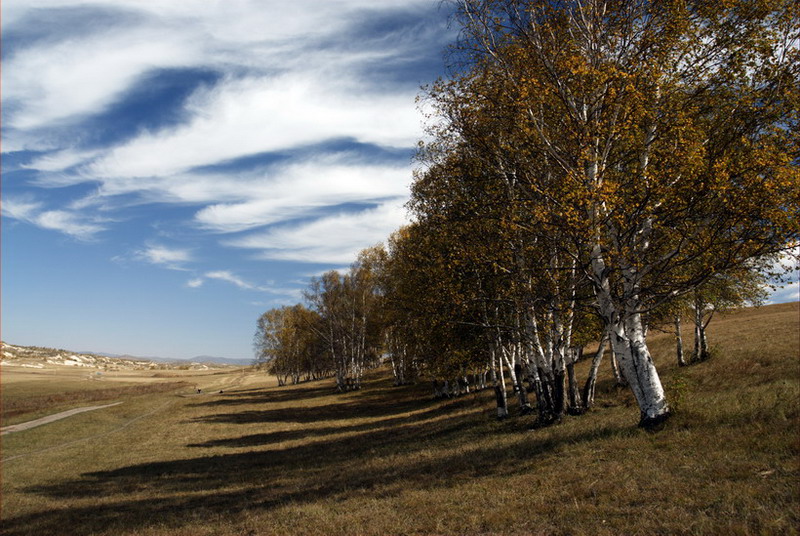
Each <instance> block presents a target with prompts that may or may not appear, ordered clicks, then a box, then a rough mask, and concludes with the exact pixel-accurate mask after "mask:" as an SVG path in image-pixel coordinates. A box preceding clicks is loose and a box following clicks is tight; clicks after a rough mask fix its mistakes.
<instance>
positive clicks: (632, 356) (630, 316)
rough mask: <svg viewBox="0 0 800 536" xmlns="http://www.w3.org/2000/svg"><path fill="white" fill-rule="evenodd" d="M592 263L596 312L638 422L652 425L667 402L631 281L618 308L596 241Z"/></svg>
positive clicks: (664, 416)
mask: <svg viewBox="0 0 800 536" xmlns="http://www.w3.org/2000/svg"><path fill="white" fill-rule="evenodd" d="M592 267H593V270H594V275H595V294H596V296H597V299H598V305H599V308H600V314H601V315H602V317H603V319H604V320H605V322H606V324H607V325H608V326H609V329H610V330H611V332H610V337H611V347H612V348H613V351H614V355H615V356H616V358H617V362H618V363H619V366H620V369H621V370H622V375H623V376H624V377H625V379H626V380H627V381H628V385H629V386H630V388H631V390H632V391H633V394H634V396H635V397H636V402H637V403H638V405H639V412H640V420H639V425H640V426H642V427H649V426H653V425H656V424H658V423H660V422H662V421H664V420H665V419H667V417H669V406H668V405H667V399H666V396H665V394H664V388H663V386H662V385H661V379H660V378H659V376H658V371H657V370H656V367H655V363H654V362H653V358H652V357H651V355H650V351H649V349H648V348H647V342H646V341H645V335H644V325H643V324H642V317H641V314H639V313H638V312H636V309H637V307H636V306H637V305H638V303H637V302H638V297H637V294H636V292H635V290H636V285H635V282H626V287H629V288H626V293H627V294H628V297H629V301H628V303H626V304H625V306H624V307H623V308H622V310H621V312H618V310H617V307H616V306H615V304H614V301H613V299H612V296H611V291H610V288H611V283H610V281H609V280H608V275H607V272H606V266H605V261H604V260H603V257H602V254H601V251H600V246H599V245H595V247H594V249H593V251H592ZM631 279H633V278H631ZM620 313H621V314H620Z"/></svg>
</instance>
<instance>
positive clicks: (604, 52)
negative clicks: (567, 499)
mask: <svg viewBox="0 0 800 536" xmlns="http://www.w3.org/2000/svg"><path fill="white" fill-rule="evenodd" d="M453 3H454V4H455V7H456V15H455V20H456V21H457V23H458V24H459V25H460V28H461V30H462V33H461V39H460V41H459V43H458V45H457V46H456V47H455V48H454V50H453V55H452V59H453V68H454V73H453V76H451V77H450V78H449V79H447V80H442V81H440V82H438V83H437V84H435V85H433V86H432V87H431V88H429V91H428V94H427V99H428V104H429V105H430V108H431V109H433V110H434V112H433V116H432V119H433V121H432V126H431V128H430V141H429V142H428V143H426V144H425V145H424V147H423V148H422V150H421V152H420V162H421V163H422V169H420V170H419V171H418V173H417V176H416V178H415V182H414V184H413V186H412V199H411V202H410V205H409V206H410V209H411V211H412V213H413V215H414V223H412V224H411V225H410V226H408V227H406V228H404V229H401V230H399V231H398V232H396V233H395V234H394V235H393V236H392V237H391V238H390V239H389V241H388V246H387V248H386V249H385V250H383V249H381V248H373V249H372V250H369V251H368V252H365V253H364V254H362V257H361V259H360V260H359V261H358V262H357V263H356V264H355V265H354V266H353V268H352V269H351V271H350V273H349V274H347V275H345V276H340V275H338V274H328V275H326V276H324V277H323V278H322V279H321V280H319V281H315V282H314V283H313V284H312V289H311V291H310V292H309V296H308V297H309V300H308V301H309V303H310V304H311V310H312V311H313V314H315V315H316V318H317V320H315V322H310V323H309V324H308V325H309V326H317V327H311V328H309V329H310V330H311V332H313V333H315V334H317V336H318V337H319V340H321V341H324V344H323V345H322V346H325V353H326V355H327V356H328V357H327V358H326V359H329V362H330V365H329V368H328V370H329V371H330V372H335V373H336V375H337V383H338V385H339V387H340V388H346V387H347V385H348V383H347V382H348V381H351V382H354V385H356V386H357V385H358V380H357V378H360V374H361V371H362V370H363V367H364V366H368V365H369V364H370V363H374V362H375V361H376V359H377V357H378V356H379V355H380V354H381V353H382V352H386V353H387V354H388V356H389V358H390V359H391V361H392V365H393V370H394V371H395V375H396V378H397V380H398V383H402V382H406V381H411V380H413V379H414V378H417V377H419V376H420V375H422V376H425V377H428V378H430V379H436V380H445V379H446V380H450V382H449V384H450V385H447V384H444V385H447V389H448V390H449V389H450V388H452V387H453V386H454V385H455V386H456V388H457V389H463V388H466V384H468V383H469V379H470V378H473V381H474V379H475V378H479V379H480V380H485V379H486V374H487V373H488V375H489V381H490V382H491V383H493V384H494V387H495V390H496V393H497V400H498V415H500V416H503V415H505V414H506V413H507V402H506V398H505V397H506V395H505V393H506V390H505V382H506V376H508V378H509V380H510V382H511V384H512V386H513V388H514V392H515V393H516V394H517V397H518V399H519V404H520V405H521V408H522V410H523V411H528V410H529V408H530V403H529V401H528V399H527V393H528V392H531V393H535V398H536V409H537V413H538V419H539V421H540V422H541V423H543V424H545V423H549V422H553V421H557V420H558V419H560V418H561V416H562V415H563V413H564V412H565V411H570V410H571V411H573V412H580V411H583V410H585V409H586V408H587V407H588V406H590V405H591V402H592V397H593V390H594V378H596V373H597V369H598V367H599V365H600V359H602V355H603V354H602V348H603V343H601V345H600V351H598V353H597V354H596V355H595V356H594V358H593V363H592V366H591V368H590V376H589V378H588V379H587V380H586V382H585V384H584V388H583V389H582V390H581V389H579V387H578V381H577V378H575V375H574V363H575V362H576V361H577V360H578V359H580V358H581V354H582V352H581V348H583V347H584V346H585V344H586V343H587V342H589V341H590V340H601V341H603V342H604V341H606V340H607V341H608V344H610V346H611V349H612V364H614V365H615V366H616V367H617V370H618V371H619V376H620V381H625V382H626V383H627V384H628V385H629V386H630V388H631V390H632V391H633V394H634V395H635V397H636V400H637V402H638V405H639V408H640V413H641V415H640V417H641V421H640V422H641V424H643V425H651V424H655V423H658V422H660V421H661V420H663V419H664V418H666V417H667V416H668V415H669V406H668V403H667V400H666V397H665V394H664V389H663V387H662V384H661V381H660V379H659V375H658V371H657V369H656V366H655V363H654V362H653V359H652V357H651V355H650V352H649V350H648V346H647V333H648V329H649V328H650V327H656V326H666V325H673V326H674V328H675V330H676V335H677V336H678V341H679V342H681V338H680V317H681V313H682V312H683V311H685V310H687V308H688V309H691V310H692V311H693V312H694V319H695V322H694V323H695V329H696V337H695V340H696V341H697V342H696V344H697V348H696V350H695V356H696V358H697V359H704V358H706V357H707V355H708V344H707V339H706V337H705V331H704V330H705V327H706V326H707V323H708V321H709V320H710V318H709V315H710V314H712V313H713V311H714V310H715V308H714V307H713V306H719V305H725V304H738V303H741V302H742V301H744V300H747V299H753V298H757V297H758V292H759V290H758V289H760V288H763V283H764V282H765V281H766V279H767V277H768V276H770V275H772V274H769V273H768V269H767V268H768V267H769V266H771V265H773V263H774V261H775V259H776V258H777V256H779V255H780V254H781V253H783V252H785V251H787V250H788V249H790V248H792V247H794V246H795V245H796V244H797V242H798V237H800V229H799V228H798V210H799V209H798V192H799V189H798V167H797V163H798V157H799V156H800V152H799V151H798V144H797V132H798V130H799V129H798V109H800V106H799V104H800V99H798V94H799V91H800V90H799V89H798V88H800V67H799V66H800V62H798V39H799V38H800V31H799V28H800V24H798V8H797V7H796V5H795V4H794V3H793V2H782V1H775V2H769V3H766V2H751V1H745V0H740V1H732V2H711V1H688V2H687V1H681V2H677V1H676V2H671V1H665V2H649V1H644V0H617V1H601V0H583V1H563V2H562V1H553V0H459V1H458V2H453ZM362 272H363V273H362ZM358 274H361V275H358ZM328 279H330V283H328ZM346 281H349V283H347V282H346ZM340 287H341V289H342V290H341V296H343V297H342V298H341V299H340V298H336V300H334V301H335V302H336V303H335V304H334V302H332V301H328V298H333V297H334V296H339V295H340V294H339V292H340V291H339V290H337V289H339V288H340ZM337 300H338V301H337ZM334 319H335V320H334ZM345 333H346V335H345ZM334 341H336V342H334ZM681 346H682V343H681ZM286 348H287V349H288V348H290V347H288V346H287V347H286ZM323 361H324V360H323ZM679 361H680V362H682V363H685V362H687V361H686V360H685V359H684V358H683V357H682V355H680V354H679ZM526 384H527V385H526ZM436 385H437V389H439V390H440V391H441V390H442V389H441V387H440V386H441V385H442V384H441V383H437V384H436Z"/></svg>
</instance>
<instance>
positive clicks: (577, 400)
mask: <svg viewBox="0 0 800 536" xmlns="http://www.w3.org/2000/svg"><path fill="white" fill-rule="evenodd" d="M582 353H583V348H579V349H577V350H576V349H572V350H570V354H571V356H570V360H569V362H568V363H567V379H568V382H569V408H568V410H567V411H568V412H569V414H570V415H580V414H582V413H583V412H584V407H583V403H582V402H583V400H582V397H581V395H580V391H579V390H578V378H577V376H576V375H575V363H576V362H577V361H578V360H579V359H580V356H581V354H582Z"/></svg>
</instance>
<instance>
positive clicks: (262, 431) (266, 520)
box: [0, 303, 800, 536]
mask: <svg viewBox="0 0 800 536" xmlns="http://www.w3.org/2000/svg"><path fill="white" fill-rule="evenodd" d="M799 326H800V309H798V304H797V303H793V304H783V305H776V306H768V307H763V308H760V309H755V310H746V311H740V312H737V313H733V314H730V315H727V316H724V317H719V318H716V319H715V320H714V321H713V322H712V324H711V326H710V328H709V336H710V342H711V344H712V346H713V347H714V349H715V356H714V358H713V359H712V360H710V361H708V362H705V363H702V364H698V365H694V366H692V367H687V368H678V367H677V366H676V364H675V357H674V348H673V344H674V343H673V338H672V336H670V335H666V334H657V333H653V334H652V336H651V349H652V350H653V354H654V356H655V359H656V361H657V363H658V366H659V371H660V372H661V375H662V379H663V381H664V383H665V385H666V386H667V390H668V393H669V396H670V400H671V402H672V403H673V405H674V406H676V409H677V411H676V414H675V415H674V417H673V418H671V419H670V420H669V421H667V423H666V426H665V428H664V429H663V430H661V431H659V432H656V433H652V432H646V431H643V430H641V429H638V428H636V423H637V421H638V418H639V415H638V409H637V408H636V407H635V404H634V402H633V399H632V397H631V396H630V394H629V393H628V392H627V391H624V390H618V389H617V388H615V387H614V386H613V384H612V381H611V379H610V374H609V370H608V363H607V362H606V363H604V366H603V367H602V371H601V373H602V376H601V379H600V382H599V385H598V393H597V407H596V408H595V409H594V410H593V411H591V412H590V413H588V414H586V415H583V416H580V417H570V418H568V419H566V420H565V421H564V422H563V423H562V424H560V425H558V426H554V427H551V428H546V429H538V430H536V431H530V430H529V425H530V424H531V418H530V417H524V418H512V419H509V420H507V421H503V422H497V421H495V420H494V419H493V418H492V415H493V407H492V406H493V395H492V393H490V392H488V391H486V392H481V393H477V394H471V395H467V396H464V397H461V398H457V399H453V400H449V401H433V400H432V399H431V397H430V389H429V386H428V385H418V386H412V387H403V388H395V387H392V386H391V381H390V378H389V375H388V373H387V372H386V371H385V370H379V371H375V372H373V373H372V374H371V375H370V376H369V378H368V381H367V382H366V384H365V387H364V389H363V390H362V391H360V392H355V393H348V394H344V395H337V394H334V393H333V391H332V386H333V384H332V381H322V382H311V383H306V384H301V385H298V386H289V387H283V388H278V387H276V386H275V381H274V379H272V378H267V377H265V376H262V375H259V374H255V373H252V372H247V371H230V372H227V373H222V374H208V373H204V374H199V373H191V372H190V371H187V372H186V374H184V375H182V376H180V377H179V378H152V377H149V378H148V379H147V382H145V383H148V384H149V382H175V381H183V382H186V384H185V385H184V386H178V387H176V388H175V389H174V390H170V391H167V392H152V393H147V394H137V393H135V392H133V391H131V392H124V393H123V392H120V395H119V398H117V399H114V400H112V401H122V402H123V403H122V404H120V405H118V406H114V407H112V408H107V409H103V410H98V411H95V412H89V413H82V414H80V415H76V416H73V417H70V418H68V419H64V420H61V421H58V422H55V423H51V424H48V425H46V426H42V427H39V428H34V429H31V430H28V431H24V432H18V433H14V434H9V435H6V436H3V437H2V459H3V464H2V512H1V513H0V515H1V516H2V529H0V530H1V531H2V533H3V534H7V535H14V536H17V535H20V536H21V535H43V534H75V535H94V534H98V535H99V534H107V535H117V534H125V535H133V534H136V535H193V536H200V535H212V534H214V535H234V534H236V535H258V534H587V535H588V534H797V533H798V527H800V514H799V513H798V506H800V500H799V499H800V355H799V353H800V327H799ZM685 343H686V344H687V346H688V347H691V337H689V338H688V340H686V341H685ZM587 365H588V364H587V363H581V364H580V365H579V367H578V370H579V372H580V374H581V376H582V377H583V376H585V373H586V366H587ZM54 378H56V379H54V380H53V381H54V382H55V384H52V385H49V386H47V387H42V385H43V384H39V385H40V387H38V388H37V389H43V390H44V391H47V390H48V389H50V391H48V392H41V393H39V394H40V395H52V394H56V393H57V392H58V387H57V385H58V379H57V377H54ZM2 380H3V387H4V393H3V395H4V403H5V401H6V399H7V398H6V397H8V400H12V399H15V398H24V397H25V396H29V395H30V393H29V394H28V395H26V391H25V390H24V389H18V388H15V387H10V386H11V385H12V384H13V383H14V381H22V380H20V379H19V378H16V379H15V378H13V377H12V378H8V374H6V371H5V370H4V371H3V377H2ZM39 380H41V378H39ZM73 380H74V379H73ZM73 380H70V379H69V378H67V379H66V380H65V382H66V383H65V385H67V384H69V382H70V381H73ZM139 380H141V378H139ZM137 381H138V380H137ZM45 383H47V382H45ZM86 383H87V384H88V383H91V382H86ZM134 383H137V382H136V381H130V382H127V383H126V381H120V384H119V385H120V387H128V386H130V384H134ZM140 383H141V382H140ZM31 385H33V384H31ZM195 385H197V386H199V387H201V388H202V389H203V393H202V394H197V393H196V391H195ZM7 387H10V388H9V389H8V390H6V388H7ZM73 387H74V383H73V384H69V385H68V388H69V389H72V388H73ZM93 387H94V386H93ZM220 390H221V391H222V392H220ZM77 391H79V392H80V391H81V389H80V388H78V389H77ZM75 403H76V402H74V401H73V402H70V404H75ZM64 405H65V403H64V402H57V401H56V402H54V406H53V407H52V408H51V410H52V411H51V412H55V411H58V410H61V409H62V408H63V407H64ZM86 405H90V404H86ZM37 411H41V408H40V409H39V410H37ZM22 420H26V419H22ZM3 424H4V425H5V424H10V423H9V422H5V421H4V422H3Z"/></svg>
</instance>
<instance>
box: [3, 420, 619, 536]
mask: <svg viewBox="0 0 800 536" xmlns="http://www.w3.org/2000/svg"><path fill="white" fill-rule="evenodd" d="M618 432H619V430H617V429H612V428H608V429H605V430H600V431H597V430H595V431H593V432H591V433H585V434H583V433H577V434H571V435H570V436H569V437H566V438H562V439H560V440H553V439H547V438H539V439H536V438H531V436H527V437H526V438H525V440H524V441H521V442H520V444H518V445H516V446H514V447H512V448H508V447H505V448H504V447H499V446H498V447H494V446H481V447H474V445H475V444H476V443H475V442H474V440H475V439H476V438H477V437H478V435H482V434H485V433H486V423H485V421H484V420H483V419H482V418H481V417H480V416H479V415H476V414H475V413H471V412H467V413H460V414H458V415H455V416H453V417H451V418H448V419H444V420H443V419H436V420H428V421H424V422H420V423H416V424H404V425H396V424H393V425H391V426H390V427H387V428H381V429H378V430H372V431H368V432H364V433H360V434H357V435H355V436H347V437H344V438H335V439H328V440H324V441H319V442H315V443H313V444H306V445H301V446H296V447H291V448H285V449H268V450H259V451H251V452H245V453H235V454H225V455H214V456H200V457H196V458H189V459H183V460H169V461H163V462H152V463H144V464H136V465H130V466H127V467H121V468H119V469H115V470H111V471H99V472H94V473H87V474H85V475H82V477H81V478H80V479H75V480H70V481H64V482H59V483H57V484H51V485H45V486H34V487H30V488H28V489H27V490H26V492H27V493H31V494H37V495H43V496H46V497H48V498H50V499H55V500H65V501H68V500H72V499H89V498H93V497H101V498H102V499H101V500H100V503H99V504H96V505H93V506H80V507H77V508H76V507H72V508H69V507H68V508H63V509H57V510H52V511H47V512H37V513H35V514H30V515H25V516H19V517H9V518H6V519H4V521H3V525H4V527H3V533H4V534H6V535H8V536H22V535H32V534H64V533H65V529H67V530H66V532H68V533H69V534H74V535H76V536H83V535H89V534H95V533H107V534H115V533H135V532H137V531H138V530H142V529H146V528H148V527H153V526H156V525H158V526H164V527H173V528H176V527H180V526H183V525H184V524H186V523H198V522H200V523H203V522H205V521H208V522H215V520H218V519H219V517H220V516H225V517H231V518H232V516H233V515H234V514H236V513H238V512H242V511H244V510H248V511H250V512H254V513H257V512H258V511H268V510H271V509H274V508H276V507H279V506H285V505H286V504H287V503H313V502H315V501H319V500H326V499H336V500H347V499H352V498H358V497H360V496H362V494H363V493H364V491H369V494H370V497H379V498H380V497H392V496H394V495H396V494H399V493H402V492H403V490H407V489H417V490H419V489H430V490H434V491H435V490H439V489H447V488H449V487H452V486H454V485H457V484H458V483H459V482H463V481H464V479H465V478H483V477H487V476H493V475H494V476H496V475H511V474H515V473H519V472H521V471H522V470H523V469H521V468H520V463H519V462H520V460H523V459H526V458H530V457H533V456H537V455H544V454H547V453H550V452H553V451H555V450H557V449H558V448H560V447H561V446H562V445H563V444H564V442H568V443H570V444H575V443H579V442H583V441H594V440H597V439H599V438H600V437H604V436H610V435H613V434H616V433H618ZM422 450H425V451H426V452H425V454H424V455H421V454H420V451H422ZM399 453H402V454H403V457H402V458H401V459H402V460H403V461H402V462H400V463H398V454H399Z"/></svg>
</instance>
